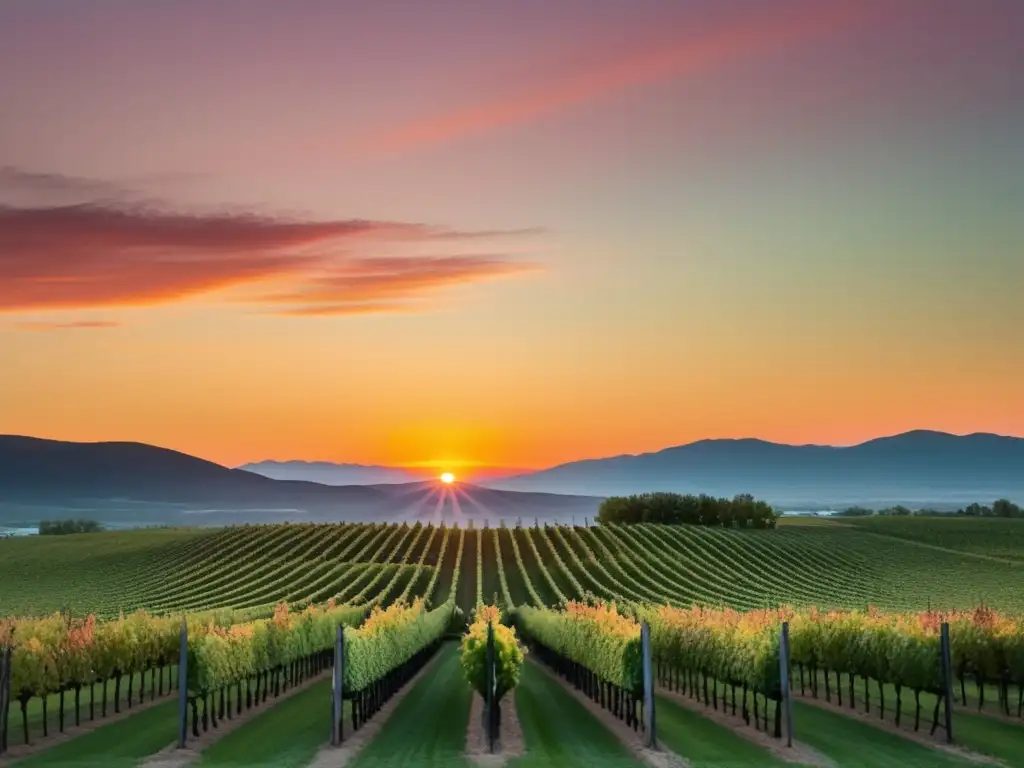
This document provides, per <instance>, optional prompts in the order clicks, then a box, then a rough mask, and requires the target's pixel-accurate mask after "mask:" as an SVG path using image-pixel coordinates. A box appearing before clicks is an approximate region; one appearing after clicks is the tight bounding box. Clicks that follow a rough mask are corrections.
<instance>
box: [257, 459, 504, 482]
mask: <svg viewBox="0 0 1024 768" xmlns="http://www.w3.org/2000/svg"><path fill="white" fill-rule="evenodd" d="M239 469H241V470H244V471H246V472H253V473H255V474H257V475H263V476H264V477H269V478H272V479H274V480H305V481H308V482H313V483H323V484H324V485H386V484H391V483H414V482H418V481H420V480H426V479H432V478H433V476H434V474H435V473H434V470H428V469H422V470H413V469H405V468H403V467H383V466H376V465H366V464H336V463H334V462H330V461H258V462H254V463H251V464H243V465H242V466H240V467H239ZM522 471H523V470H516V469H506V468H504V467H472V468H471V469H467V470H465V471H464V472H460V476H461V475H462V474H465V475H466V476H467V477H468V478H470V480H471V481H472V482H475V483H482V482H487V481H491V480H498V479H501V478H505V477H509V476H511V475H518V474H520V473H521V472H522Z"/></svg>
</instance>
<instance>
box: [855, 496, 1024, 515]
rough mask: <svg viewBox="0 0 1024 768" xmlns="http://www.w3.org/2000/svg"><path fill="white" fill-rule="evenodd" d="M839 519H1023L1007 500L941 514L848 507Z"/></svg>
mask: <svg viewBox="0 0 1024 768" xmlns="http://www.w3.org/2000/svg"><path fill="white" fill-rule="evenodd" d="M836 514H837V515H838V516H840V517H868V516H871V515H879V516H881V517H949V516H950V515H953V514H956V515H960V516H964V517H1024V509H1021V508H1020V507H1019V506H1018V505H1016V504H1014V503H1013V502H1012V501H1009V500H1007V499H999V500H998V501H996V502H995V503H993V504H992V506H991V507H986V506H983V505H981V504H977V503H975V504H969V505H967V506H966V507H964V508H963V509H958V510H957V511H956V512H955V513H954V512H943V511H942V510H940V509H928V508H927V507H925V508H922V509H910V508H908V507H904V506H902V505H897V506H895V507H887V508H885V509H877V510H876V509H866V508H864V507H850V508H849V509H844V510H843V511H842V512H837V513H836Z"/></svg>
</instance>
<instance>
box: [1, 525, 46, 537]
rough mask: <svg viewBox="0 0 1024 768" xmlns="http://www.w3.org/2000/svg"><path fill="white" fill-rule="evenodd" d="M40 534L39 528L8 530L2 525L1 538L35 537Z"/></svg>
mask: <svg viewBox="0 0 1024 768" xmlns="http://www.w3.org/2000/svg"><path fill="white" fill-rule="evenodd" d="M38 533H39V529H38V528H8V527H7V526H4V525H0V536H35V535H37V534H38Z"/></svg>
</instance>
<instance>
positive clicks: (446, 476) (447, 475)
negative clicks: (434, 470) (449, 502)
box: [441, 472, 455, 485]
mask: <svg viewBox="0 0 1024 768" xmlns="http://www.w3.org/2000/svg"><path fill="white" fill-rule="evenodd" d="M441 482H442V483H444V484H445V485H451V484H452V483H454V482H455V475H453V474H452V473H451V472H444V473H442V474H441Z"/></svg>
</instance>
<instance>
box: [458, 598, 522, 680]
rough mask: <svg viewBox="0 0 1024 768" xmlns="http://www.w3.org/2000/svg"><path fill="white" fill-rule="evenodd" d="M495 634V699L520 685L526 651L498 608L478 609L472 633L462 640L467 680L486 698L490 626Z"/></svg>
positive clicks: (488, 606) (484, 607)
mask: <svg viewBox="0 0 1024 768" xmlns="http://www.w3.org/2000/svg"><path fill="white" fill-rule="evenodd" d="M488 625H490V626H491V628H492V631H493V633H494V654H495V657H494V660H495V668H496V678H497V679H496V682H497V690H496V691H495V697H496V700H501V697H502V696H504V695H505V694H506V693H508V692H509V691H511V690H512V689H513V688H515V687H516V685H518V684H519V676H520V673H521V672H522V668H523V661H524V659H525V649H524V648H523V646H522V644H521V643H520V642H519V638H517V637H516V630H515V628H514V627H509V626H506V625H505V624H502V623H501V611H500V610H499V609H498V608H497V606H490V605H483V606H480V608H478V609H477V612H476V614H475V615H474V617H473V623H472V624H471V625H470V627H469V631H468V632H467V633H466V635H465V636H464V637H463V638H462V645H461V646H460V650H461V659H462V661H461V663H462V672H463V675H464V676H465V678H466V681H467V682H468V683H469V684H470V685H471V686H473V688H474V689H475V690H476V691H477V693H479V694H480V695H481V696H484V697H485V698H486V696H487V627H488Z"/></svg>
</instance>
